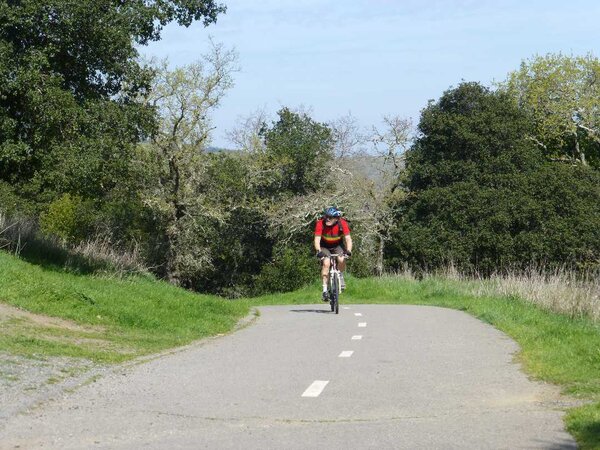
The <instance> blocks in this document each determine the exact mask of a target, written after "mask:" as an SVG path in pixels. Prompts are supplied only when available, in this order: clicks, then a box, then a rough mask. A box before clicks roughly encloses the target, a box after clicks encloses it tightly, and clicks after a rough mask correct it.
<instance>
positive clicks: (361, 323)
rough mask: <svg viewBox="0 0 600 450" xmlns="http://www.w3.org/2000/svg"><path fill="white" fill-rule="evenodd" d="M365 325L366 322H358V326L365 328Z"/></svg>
mask: <svg viewBox="0 0 600 450" xmlns="http://www.w3.org/2000/svg"><path fill="white" fill-rule="evenodd" d="M366 326H367V322H358V327H359V328H365V327H366Z"/></svg>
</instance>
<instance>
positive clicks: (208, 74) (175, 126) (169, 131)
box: [140, 43, 237, 284]
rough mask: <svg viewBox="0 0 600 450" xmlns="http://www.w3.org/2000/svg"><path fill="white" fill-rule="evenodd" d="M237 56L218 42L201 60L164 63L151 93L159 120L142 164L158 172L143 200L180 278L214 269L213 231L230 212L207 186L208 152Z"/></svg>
mask: <svg viewBox="0 0 600 450" xmlns="http://www.w3.org/2000/svg"><path fill="white" fill-rule="evenodd" d="M236 60H237V56H236V54H235V52H234V51H232V50H226V49H225V48H224V47H223V46H222V45H217V44H214V43H213V45H212V49H211V52H210V53H209V54H208V55H206V56H205V57H204V58H203V59H202V60H200V61H198V62H196V63H193V64H190V65H187V66H185V67H181V68H176V69H174V70H169V68H168V66H167V63H166V62H163V63H162V64H161V65H160V66H159V67H157V68H156V76H155V78H154V82H153V87H152V90H151V93H150V95H148V97H147V102H148V104H149V105H151V106H152V107H153V108H154V109H155V110H156V111H157V112H158V114H159V117H160V122H159V126H158V129H157V131H156V133H155V134H154V136H153V138H152V140H151V142H150V143H149V144H145V145H143V146H142V147H141V148H140V152H141V155H140V156H141V159H140V163H141V164H144V165H146V166H147V169H146V172H149V173H152V174H153V175H152V176H150V177H149V181H150V183H149V185H148V186H147V189H146V191H145V192H144V194H143V195H144V200H143V201H144V203H145V204H146V205H147V206H148V207H149V208H150V210H151V211H152V212H153V214H154V216H155V217H156V218H157V219H156V220H157V223H158V224H159V225H158V226H159V230H158V231H159V242H160V243H161V247H162V251H161V253H162V257H163V258H164V263H165V264H164V270H165V273H164V275H166V276H167V277H168V278H169V279H170V280H171V281H172V282H175V283H179V284H181V283H184V284H186V283H187V284H189V283H190V282H191V280H192V279H193V278H194V277H197V276H198V274H199V273H201V272H202V271H203V270H207V268H210V265H211V258H212V257H211V255H210V246H209V245H208V241H209V240H210V239H211V232H212V231H211V230H214V225H215V223H218V222H222V221H223V220H225V218H226V216H227V212H226V211H224V210H223V208H221V207H220V205H219V204H215V202H211V198H210V195H207V192H206V190H205V189H203V186H204V185H205V184H206V183H207V181H206V177H207V167H208V164H209V163H208V160H207V157H206V155H205V154H204V151H205V149H206V147H207V145H208V143H209V138H210V132H211V130H212V127H211V123H210V114H211V113H212V111H214V109H215V108H217V107H218V105H219V103H220V101H221V100H222V98H223V96H224V95H225V93H226V91H227V90H228V89H229V88H231V86H232V85H233V78H232V73H233V71H235V70H236ZM153 180H157V182H155V181H153ZM160 236H162V238H161V237H160Z"/></svg>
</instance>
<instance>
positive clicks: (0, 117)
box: [0, 0, 225, 202]
mask: <svg viewBox="0 0 600 450" xmlns="http://www.w3.org/2000/svg"><path fill="white" fill-rule="evenodd" d="M224 10H225V8H224V7H223V6H221V5H218V4H215V3H214V2H213V1H212V0H191V1H188V0H186V1H184V0H168V1H142V0H134V1H128V2H122V1H115V0H94V1H91V0H82V1H77V2H75V1H72V0H53V1H50V2H48V1H41V0H24V1H18V2H13V1H10V2H2V3H1V4H0V182H3V183H4V184H5V185H10V186H14V189H15V190H16V191H17V192H18V193H19V194H20V195H21V196H22V197H26V198H30V199H32V200H33V201H42V202H47V201H49V199H51V198H55V197H56V196H57V194H59V193H61V192H72V193H76V194H81V195H83V196H84V197H102V196H105V195H107V193H108V192H110V190H111V188H112V187H113V186H114V185H115V180H119V179H120V178H122V176H124V173H126V172H127V170H128V168H127V161H129V160H130V157H131V153H132V151H133V148H134V145H135V144H137V142H139V141H140V140H141V139H144V138H147V137H148V136H149V135H151V134H152V132H153V126H154V116H153V113H152V110H150V109H148V108H146V107H144V106H143V105H140V103H139V102H138V101H137V99H138V97H139V96H144V95H145V94H147V92H148V88H149V86H150V84H149V83H150V78H151V71H150V70H148V68H146V67H143V66H141V65H140V63H139V62H138V60H137V56H138V52H137V49H136V45H135V44H136V43H137V44H141V45H144V44H147V43H148V42H150V41H153V40H158V39H160V32H161V29H162V27H163V26H165V25H166V24H168V23H169V22H172V21H176V22H178V23H179V24H181V25H185V26H187V25H189V24H190V23H191V22H192V21H194V20H203V22H204V24H205V25H208V24H209V23H212V22H214V21H215V20H216V17H217V15H218V14H219V13H222V12H224Z"/></svg>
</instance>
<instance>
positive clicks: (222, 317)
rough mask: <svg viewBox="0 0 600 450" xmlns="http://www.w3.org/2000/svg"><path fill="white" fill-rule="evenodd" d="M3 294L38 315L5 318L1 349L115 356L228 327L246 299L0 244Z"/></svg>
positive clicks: (0, 291) (172, 344)
mask: <svg viewBox="0 0 600 450" xmlns="http://www.w3.org/2000/svg"><path fill="white" fill-rule="evenodd" d="M0 302H2V303H4V304H9V305H12V306H16V307H19V308H23V309H25V310H27V311H30V312H32V313H37V314H43V315H44V316H50V317H55V318H61V319H63V320H65V322H60V323H57V322H56V321H48V322H43V321H40V320H37V317H35V316H33V317H31V318H28V317H26V318H9V319H7V320H5V321H4V322H3V323H2V332H0V350H4V351H8V352H10V353H13V354H20V355H30V356H34V355H36V354H43V355H48V356H70V357H82V358H87V359H90V360H92V361H97V362H105V363H114V362H121V361H125V360H128V359H132V358H135V357H137V356H141V355H145V354H149V353H154V352H158V351H161V350H164V349H167V348H172V347H176V346H181V345H185V344H187V343H190V342H192V341H194V340H196V339H200V338H203V337H207V336H213V335H216V334H219V333H226V332H228V331H230V330H231V329H232V328H233V326H234V325H235V323H237V321H238V320H239V319H240V318H242V317H244V316H245V315H246V314H247V313H248V305H247V304H246V303H243V302H237V303H236V302H231V301H228V300H224V299H221V298H219V297H214V296H207V295H199V294H194V293H191V292H188V291H185V290H183V289H179V288H177V287H175V286H171V285H169V284H167V283H163V282H159V281H155V280H152V279H148V278H142V277H131V278H127V279H107V278H101V277H94V276H81V275H75V274H71V273H66V272H64V271H61V270H57V269H54V268H51V269H48V268H44V267H42V266H38V265H35V264H31V263H27V262H25V261H22V260H20V259H18V258H15V257H14V256H11V255H9V254H7V253H5V252H1V251H0Z"/></svg>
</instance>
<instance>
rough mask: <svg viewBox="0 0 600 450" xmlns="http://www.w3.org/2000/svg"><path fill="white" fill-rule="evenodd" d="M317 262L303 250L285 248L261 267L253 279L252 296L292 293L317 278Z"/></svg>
mask: <svg viewBox="0 0 600 450" xmlns="http://www.w3.org/2000/svg"><path fill="white" fill-rule="evenodd" d="M319 271H320V269H319V266H318V261H317V260H316V258H315V257H314V255H312V253H310V252H308V251H307V250H306V249H305V248H301V249H293V248H286V249H285V250H283V251H282V252H281V254H280V255H278V256H276V257H275V258H274V260H273V261H272V262H271V263H269V264H266V265H264V266H263V267H262V270H261V272H260V274H259V275H258V276H257V277H256V279H255V286H254V294H256V295H259V294H262V293H267V292H289V291H294V290H296V289H298V288H300V287H302V286H304V285H306V284H308V283H310V282H312V281H314V280H317V279H318V277H319Z"/></svg>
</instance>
